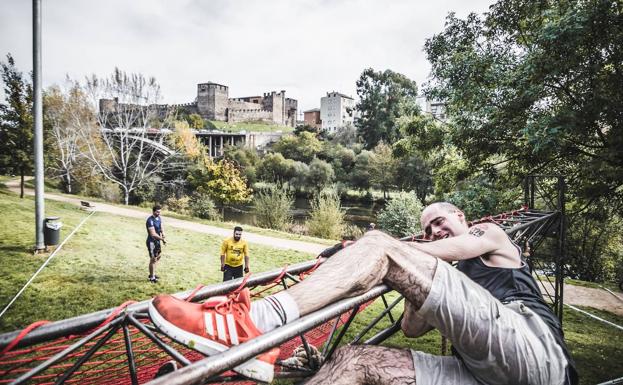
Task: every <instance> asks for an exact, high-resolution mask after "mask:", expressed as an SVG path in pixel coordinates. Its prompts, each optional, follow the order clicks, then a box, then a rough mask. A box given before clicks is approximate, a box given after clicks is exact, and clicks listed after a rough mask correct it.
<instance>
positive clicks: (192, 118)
mask: <svg viewBox="0 0 623 385" xmlns="http://www.w3.org/2000/svg"><path fill="white" fill-rule="evenodd" d="M186 121H187V122H188V125H189V126H190V128H193V129H195V130H201V129H203V128H205V125H206V122H205V120H203V118H202V117H201V115H199V114H190V115H188V117H187V118H186Z"/></svg>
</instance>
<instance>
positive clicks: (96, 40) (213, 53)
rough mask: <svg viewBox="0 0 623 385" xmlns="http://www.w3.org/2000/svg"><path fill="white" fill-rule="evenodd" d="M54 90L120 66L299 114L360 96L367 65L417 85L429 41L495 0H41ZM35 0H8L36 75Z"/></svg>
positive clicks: (1, 50) (166, 98)
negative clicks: (278, 94) (293, 104)
mask: <svg viewBox="0 0 623 385" xmlns="http://www.w3.org/2000/svg"><path fill="white" fill-rule="evenodd" d="M42 3H43V15H42V19H43V39H42V40H43V42H42V44H43V82H44V84H43V85H44V87H47V86H49V85H51V84H61V83H63V81H64V79H65V76H66V75H69V76H70V77H72V78H74V79H82V78H84V76H85V75H88V74H91V73H95V74H97V75H100V76H106V75H108V74H110V73H111V72H112V70H113V69H114V67H115V66H117V67H119V68H121V69H122V70H125V71H128V72H140V73H142V74H144V75H146V76H154V77H155V78H156V79H157V80H158V82H159V83H160V85H161V87H162V94H163V100H162V102H163V103H186V102H191V101H193V100H194V98H195V96H196V84H197V83H203V82H208V81H212V82H216V83H220V84H225V85H228V86H229V95H230V97H240V96H251V95H261V94H262V93H263V92H267V91H272V90H275V91H279V90H282V89H284V90H286V96H287V97H290V98H294V99H297V100H298V101H299V111H303V110H307V109H310V108H315V107H319V106H320V97H322V96H324V95H325V94H326V92H329V91H339V92H342V93H345V94H348V95H352V96H356V95H355V81H356V80H357V78H358V77H359V75H360V74H361V72H362V71H363V69H365V68H367V67H372V68H374V69H375V70H385V69H391V70H394V71H397V72H401V73H403V74H405V75H407V76H408V77H410V78H411V79H413V80H415V81H417V83H418V86H419V85H420V84H422V82H424V81H425V80H426V78H427V76H428V72H429V65H428V63H427V61H426V58H425V55H424V53H423V46H424V42H425V41H426V39H427V38H429V37H431V36H433V35H434V34H435V33H438V32H439V31H441V30H442V29H443V25H444V19H445V17H446V15H447V14H448V13H449V12H451V11H454V12H456V14H457V15H458V16H459V17H464V16H466V15H467V14H468V13H470V12H476V13H482V12H484V11H486V10H487V9H488V7H489V5H490V4H491V3H493V0H436V1H416V0H384V1H381V0H378V1H367V0H330V1H329V0H298V1H297V0H263V1H260V0H256V1H253V0H203V1H199V0H194V1H193V0H177V1H167V0H131V1H128V0H126V1H122V0H106V1H100V0H42ZM31 17H32V2H31V1H28V0H0V55H1V56H2V61H5V60H6V54H7V53H9V52H10V53H11V54H13V57H14V58H15V60H16V62H17V66H18V67H19V68H20V69H21V70H22V71H24V72H28V71H30V70H31V69H32V19H31Z"/></svg>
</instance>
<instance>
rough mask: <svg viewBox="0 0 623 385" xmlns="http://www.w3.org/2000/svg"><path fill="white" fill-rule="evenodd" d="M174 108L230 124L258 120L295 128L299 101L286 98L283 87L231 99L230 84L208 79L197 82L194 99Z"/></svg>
mask: <svg viewBox="0 0 623 385" xmlns="http://www.w3.org/2000/svg"><path fill="white" fill-rule="evenodd" d="M173 107H177V108H178V109H180V110H183V111H185V112H187V113H189V114H199V115H200V116H201V117H202V118H204V119H208V120H220V121H224V122H231V123H236V122H249V121H261V122H267V123H275V124H280V125H282V126H291V127H294V126H295V125H296V113H297V107H298V102H297V101H296V100H295V99H290V98H286V92H285V91H284V90H282V91H281V92H275V91H272V92H266V93H264V95H263V96H246V97H242V98H230V97H229V87H227V86H224V85H222V84H217V83H212V82H208V83H200V84H197V98H196V100H195V101H194V102H193V103H186V104H178V105H174V106H173Z"/></svg>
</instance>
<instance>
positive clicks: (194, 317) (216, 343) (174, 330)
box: [149, 288, 279, 382]
mask: <svg viewBox="0 0 623 385" xmlns="http://www.w3.org/2000/svg"><path fill="white" fill-rule="evenodd" d="M250 309H251V300H250V296H249V289H246V288H245V289H243V290H242V291H241V292H240V293H237V294H233V295H230V297H224V296H219V297H212V298H209V299H208V300H207V301H205V302H204V303H192V302H186V301H183V300H181V299H178V298H176V297H173V296H171V295H159V296H156V297H155V298H154V299H153V300H152V301H151V302H150V303H149V317H150V318H151V320H152V322H153V323H154V325H156V326H157V327H158V329H160V330H161V331H162V332H163V333H164V334H166V335H167V336H169V337H170V338H172V339H173V340H175V341H177V342H179V343H182V344H184V345H186V346H188V347H189V348H191V349H195V350H197V351H199V352H201V353H203V354H205V355H208V356H211V355H214V354H217V353H220V352H223V351H225V350H227V349H229V348H230V347H231V346H233V345H239V344H241V343H243V342H246V341H248V340H250V339H253V338H255V337H257V336H259V335H261V334H262V332H260V331H259V330H258V329H257V327H256V326H255V324H254V323H253V321H252V320H251V317H250V314H249V310H250ZM278 356H279V348H273V349H271V350H269V351H268V352H265V353H263V354H260V355H259V356H257V357H255V358H253V359H251V360H249V361H247V362H245V363H243V364H240V365H238V366H236V367H235V368H234V371H236V372H237V373H240V374H242V375H243V376H245V377H248V378H251V379H254V380H257V381H262V382H271V381H272V380H273V375H274V364H275V360H276V359H277V357H278Z"/></svg>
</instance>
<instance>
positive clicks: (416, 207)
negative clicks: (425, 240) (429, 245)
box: [378, 191, 422, 237]
mask: <svg viewBox="0 0 623 385" xmlns="http://www.w3.org/2000/svg"><path fill="white" fill-rule="evenodd" d="M421 213H422V204H421V203H420V201H419V200H418V199H417V198H416V196H415V194H413V193H412V192H405V191H401V192H400V193H399V194H398V195H396V196H394V198H392V199H391V200H390V201H389V203H388V204H387V206H386V207H385V208H384V209H383V210H381V212H380V213H379V215H378V223H379V227H380V228H381V229H382V230H384V231H386V232H388V233H389V234H391V235H393V236H395V237H405V236H407V235H412V234H415V233H417V232H419V231H420V221H419V220H420V215H421Z"/></svg>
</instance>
